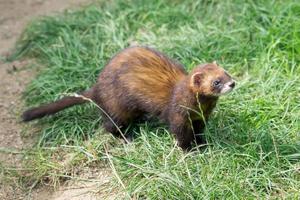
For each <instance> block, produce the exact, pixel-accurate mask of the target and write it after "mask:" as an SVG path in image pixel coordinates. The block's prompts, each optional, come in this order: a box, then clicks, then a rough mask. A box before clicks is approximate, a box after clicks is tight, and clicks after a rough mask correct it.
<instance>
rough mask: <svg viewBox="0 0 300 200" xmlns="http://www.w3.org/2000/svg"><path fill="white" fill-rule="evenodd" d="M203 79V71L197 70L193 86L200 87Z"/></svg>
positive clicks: (192, 80) (193, 76)
mask: <svg viewBox="0 0 300 200" xmlns="http://www.w3.org/2000/svg"><path fill="white" fill-rule="evenodd" d="M202 79H203V73H201V72H196V73H195V74H193V75H192V78H191V86H192V87H199V86H200V85H201V82H202Z"/></svg>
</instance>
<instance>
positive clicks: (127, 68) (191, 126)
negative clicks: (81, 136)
mask: <svg viewBox="0 0 300 200" xmlns="http://www.w3.org/2000/svg"><path fill="white" fill-rule="evenodd" d="M234 86H235V82H234V81H233V80H232V78H231V77H230V75H229V74H228V73H227V72H226V71H225V70H224V69H222V68H221V67H219V66H218V65H217V64H216V63H208V64H203V65H199V66H197V67H195V69H194V70H192V72H191V73H190V74H187V73H186V71H185V70H184V68H183V66H182V65H181V64H179V63H178V62H176V61H174V60H171V59H170V58H168V57H167V56H165V55H164V54H162V53H160V52H158V51H156V50H154V49H151V48H148V47H129V48H127V49H124V50H122V51H121V52H119V53H118V54H116V55H115V56H114V57H113V58H112V59H111V60H110V61H109V63H108V64H107V65H106V66H105V67H104V68H103V70H102V72H101V73H100V75H99V78H98V81H97V83H96V84H95V85H94V86H93V87H92V88H91V89H90V90H88V91H85V92H82V93H80V94H81V95H83V96H84V97H86V98H89V99H92V100H93V101H94V102H95V103H96V104H97V105H99V106H100V107H101V108H102V109H103V110H104V111H105V112H106V114H108V115H109V117H108V116H107V115H106V114H104V113H102V119H103V126H104V128H105V129H106V130H107V131H108V132H111V133H112V134H114V135H119V134H120V133H119V130H118V128H126V127H127V126H128V124H129V123H130V122H131V121H133V120H134V119H138V118H140V117H142V116H143V115H145V114H150V115H152V116H156V117H158V118H159V119H160V120H162V121H164V122H165V123H167V124H168V125H169V127H170V131H171V132H172V133H173V134H175V137H176V139H177V141H178V145H179V146H180V147H182V148H183V149H188V148H190V147H191V144H192V142H193V141H195V142H196V143H197V144H201V143H203V142H204V140H203V136H202V135H201V134H202V132H203V130H204V127H205V123H204V121H205V120H207V119H208V117H209V115H210V113H211V112H212V110H213V108H214V107H215V105H216V103H217V100H218V97H219V96H220V95H222V94H225V93H228V92H230V91H231V90H232V89H233V88H234ZM85 102H87V100H86V99H83V98H80V97H64V98H62V99H60V100H58V101H56V102H53V103H49V104H46V105H42V106H40V107H37V108H32V109H29V110H27V111H26V112H24V113H23V116H22V117H23V120H24V121H30V120H33V119H37V118H41V117H44V116H46V115H51V114H54V113H56V112H58V111H60V110H62V109H65V108H67V107H70V106H73V105H76V104H82V103H85ZM112 120H113V122H112ZM115 125H117V126H118V128H117V127H116V126H115Z"/></svg>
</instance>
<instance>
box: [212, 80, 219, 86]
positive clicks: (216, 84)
mask: <svg viewBox="0 0 300 200" xmlns="http://www.w3.org/2000/svg"><path fill="white" fill-rule="evenodd" d="M220 83H221V81H220V80H215V81H214V82H213V86H214V87H217V86H219V85H220Z"/></svg>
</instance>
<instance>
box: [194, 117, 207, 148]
mask: <svg viewBox="0 0 300 200" xmlns="http://www.w3.org/2000/svg"><path fill="white" fill-rule="evenodd" d="M204 129H205V123H204V122H203V120H195V121H193V130H194V135H195V140H196V144H197V145H201V144H205V143H206V140H205V136H204V133H203V132H204Z"/></svg>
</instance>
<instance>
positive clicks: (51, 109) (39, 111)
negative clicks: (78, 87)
mask: <svg viewBox="0 0 300 200" xmlns="http://www.w3.org/2000/svg"><path fill="white" fill-rule="evenodd" d="M79 95H82V96H84V97H85V98H88V99H93V88H91V89H89V90H87V91H84V92H81V93H79ZM87 101H88V100H87V99H84V98H82V97H75V96H66V97H63V98H62V99H60V100H57V101H55V102H52V103H49V104H45V105H41V106H39V107H35V108H31V109H29V110H27V111H25V112H24V113H23V114H22V119H23V121H24V122H28V121H31V120H34V119H38V118H42V117H44V116H46V115H52V114H54V113H57V112H59V111H61V110H63V109H65V108H69V107H71V106H74V105H78V104H83V103H86V102H87Z"/></svg>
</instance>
